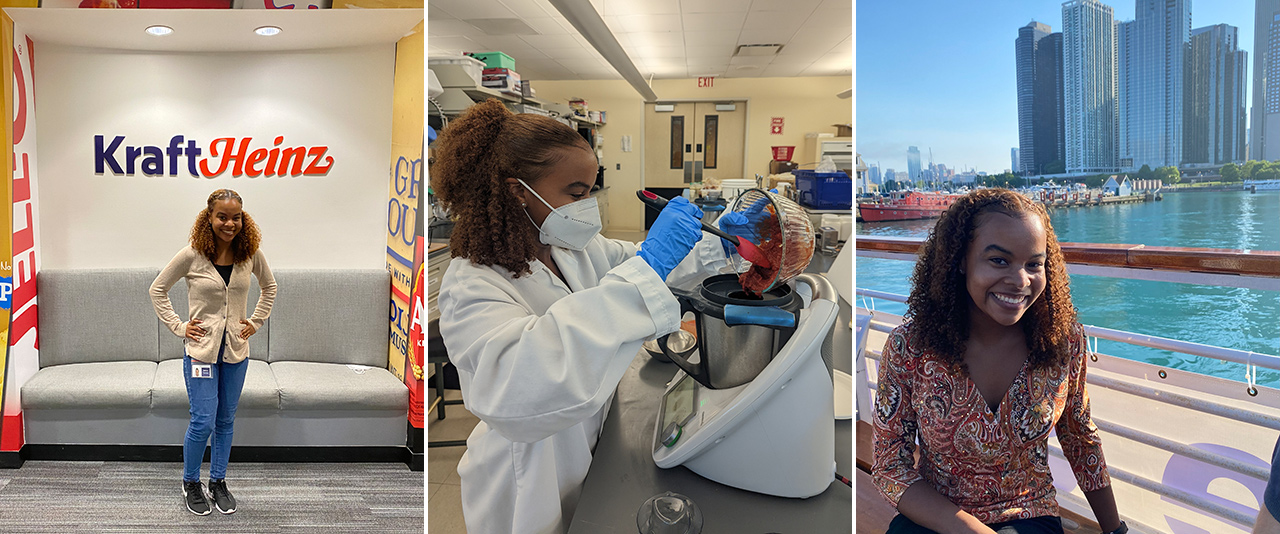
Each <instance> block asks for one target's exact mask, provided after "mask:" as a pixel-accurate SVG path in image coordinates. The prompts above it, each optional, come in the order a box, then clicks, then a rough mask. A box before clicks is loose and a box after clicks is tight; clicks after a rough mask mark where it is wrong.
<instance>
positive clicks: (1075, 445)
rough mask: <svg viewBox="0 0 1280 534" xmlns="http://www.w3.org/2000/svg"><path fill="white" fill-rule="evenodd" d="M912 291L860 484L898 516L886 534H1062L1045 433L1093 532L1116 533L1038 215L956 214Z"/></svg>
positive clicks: (1010, 201)
mask: <svg viewBox="0 0 1280 534" xmlns="http://www.w3.org/2000/svg"><path fill="white" fill-rule="evenodd" d="M912 284H913V288H912V291H911V296H910V298H909V299H908V301H907V306H908V310H907V313H906V318H907V320H906V322H904V323H903V324H902V325H901V326H899V327H897V328H895V329H894V330H893V332H892V333H891V334H890V335H889V340H888V342H887V343H886V344H885V347H884V351H883V353H882V357H881V360H880V361H881V364H880V374H879V385H878V391H877V393H876V414H875V418H874V419H875V433H874V435H875V452H874V462H873V465H872V471H871V473H872V477H873V478H874V480H875V483H876V486H877V487H878V488H879V490H880V493H881V494H882V495H883V496H884V497H885V498H886V499H888V500H889V502H890V503H892V504H893V505H894V506H895V507H896V508H897V510H898V515H897V516H896V517H894V518H893V521H892V522H891V523H890V526H889V533H890V534H900V533H928V532H941V533H952V532H962V533H985V534H991V533H993V532H998V533H999V534H1015V533H1016V534H1031V533H1035V534H1041V533H1054V534H1062V532H1063V530H1062V522H1061V519H1060V518H1059V517H1058V502H1057V499H1056V498H1055V495H1056V491H1055V490H1054V487H1053V477H1052V476H1051V475H1050V473H1049V462H1048V458H1049V432H1050V431H1051V430H1053V429H1055V428H1056V429H1057V431H1058V441H1059V443H1060V444H1061V445H1062V451H1063V453H1064V455H1065V456H1066V458H1067V461H1068V462H1069V463H1070V464H1071V469H1072V471H1073V472H1074V473H1075V477H1076V481H1077V482H1078V483H1079V485H1080V488H1081V489H1082V490H1083V491H1084V494H1085V497H1086V498H1087V499H1088V500H1089V505H1090V507H1091V508H1092V509H1093V512H1094V515H1095V516H1096V517H1097V519H1098V524H1099V526H1100V527H1101V528H1102V530H1103V532H1107V533H1112V532H1114V533H1124V532H1127V531H1128V528H1127V527H1126V526H1125V525H1124V523H1123V522H1122V521H1121V520H1120V516H1119V513H1118V512H1117V511H1116V503H1115V497H1114V496H1113V495H1112V492H1111V479H1110V477H1109V476H1108V475H1107V464H1106V461H1105V460H1104V459H1103V455H1102V443H1101V441H1100V440H1099V437H1098V429H1097V427H1095V426H1094V424H1093V420H1092V418H1091V417H1090V415H1089V395H1088V393H1087V392H1086V391H1085V362H1086V360H1087V358H1086V350H1087V346H1086V344H1085V335H1084V327H1083V326H1082V325H1080V323H1079V322H1077V321H1076V311H1075V308H1074V307H1073V306H1072V304H1071V294H1070V291H1069V289H1068V277H1067V270H1066V263H1065V261H1064V259H1063V256H1062V250H1061V248H1059V246H1058V240H1057V238H1056V237H1055V236H1054V233H1053V226H1052V225H1051V224H1050V221H1049V216H1048V214H1047V213H1046V212H1045V210H1044V208H1043V207H1041V206H1040V205H1038V204H1036V203H1034V202H1032V201H1031V200H1029V199H1027V198H1026V197H1024V196H1022V195H1020V194H1018V193H1014V192H1012V191H1009V190H1005V189H984V190H979V191H975V192H973V193H970V194H968V195H965V196H964V197H962V198H960V199H958V200H956V201H955V202H954V203H952V204H951V206H950V207H949V208H948V209H947V211H946V212H945V213H943V215H942V218H941V219H939V220H938V223H937V225H935V226H934V228H933V231H932V232H931V233H930V234H929V237H928V239H927V240H926V241H925V243H924V246H923V247H922V248H921V253H920V258H919V260H918V261H917V263H916V267H915V273H914V275H913V276H912ZM917 443H919V445H918V447H919V451H918V452H919V459H918V460H917V459H916V458H915V457H914V454H915V453H916V452H917V451H916V449H917Z"/></svg>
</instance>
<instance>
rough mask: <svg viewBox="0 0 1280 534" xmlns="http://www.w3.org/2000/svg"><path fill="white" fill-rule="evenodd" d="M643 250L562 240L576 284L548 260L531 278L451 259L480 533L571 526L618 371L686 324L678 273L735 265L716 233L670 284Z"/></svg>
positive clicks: (470, 521) (472, 514) (447, 338)
mask: <svg viewBox="0 0 1280 534" xmlns="http://www.w3.org/2000/svg"><path fill="white" fill-rule="evenodd" d="M637 249H638V246H637V244H636V243H630V242H627V241H617V240H612V239H607V238H605V237H603V236H599V235H597V236H596V237H595V238H594V239H592V240H591V242H590V243H589V244H588V245H587V248H586V249H585V250H583V251H581V252H576V251H572V250H566V249H562V248H553V249H552V251H551V256H552V258H554V259H555V262H556V265H557V266H558V267H559V268H560V272H561V273H562V274H563V275H564V277H565V281H567V282H568V287H566V286H565V284H564V282H562V281H561V280H560V279H559V278H557V277H556V275H555V274H554V273H552V272H551V270H550V269H548V268H547V267H546V265H544V264H543V263H542V262H540V261H537V260H534V261H533V262H532V263H531V264H530V268H531V269H532V270H533V274H532V275H525V276H522V277H520V278H513V277H512V276H511V273H510V271H508V270H506V269H504V268H502V267H498V266H488V267H486V266H479V265H476V264H474V263H472V262H471V261H470V260H468V259H465V258H455V259H454V260H453V261H452V262H451V263H450V264H449V268H448V269H447V270H446V272H445V275H444V279H443V280H442V281H441V285H440V297H439V303H440V334H441V336H442V337H443V338H444V344H445V347H446V348H447V349H448V351H449V360H450V361H452V362H453V364H454V365H455V366H457V368H458V378H459V381H460V382H461V385H462V398H463V401H464V402H465V405H466V407H467V409H468V410H470V411H471V413H473V414H475V415H476V417H479V418H480V423H479V424H478V425H476V427H475V430H473V431H472V432H471V436H470V437H469V438H467V451H466V453H464V454H463V455H462V461H461V462H459V463H458V475H459V476H460V477H461V480H462V511H463V515H464V518H465V520H466V524H467V532H468V533H469V534H506V533H512V534H516V533H518V534H525V533H530V534H562V533H564V532H565V531H567V530H568V528H569V521H570V519H571V518H572V517H573V512H574V509H575V508H576V507H577V503H578V496H579V494H580V493H581V491H582V482H583V480H584V479H586V476H587V469H588V468H589V467H590V465H591V454H592V451H593V450H594V449H595V445H596V440H597V438H599V436H600V428H601V427H602V426H603V425H604V419H605V415H606V414H607V413H608V412H609V403H610V402H611V401H612V399H613V393H614V390H615V389H616V388H617V386H618V382H619V381H620V380H622V375H623V374H624V373H625V372H626V370H627V368H628V367H630V365H631V361H632V359H633V358H634V357H635V356H636V354H637V353H638V352H639V351H640V345H641V344H642V343H644V342H645V341H646V340H649V339H654V338H656V337H657V336H660V335H665V334H669V333H671V332H674V331H676V330H678V329H679V328H680V306H679V304H678V303H677V301H676V298H675V296H674V295H672V294H671V291H670V290H669V289H668V288H667V283H670V284H671V285H672V286H676V287H680V286H682V285H686V284H687V283H689V282H691V281H692V280H694V279H697V278H702V277H705V276H708V275H710V274H716V273H720V272H733V271H732V265H731V264H730V262H728V261H726V258H725V254H724V250H723V249H722V247H721V245H720V239H719V238H717V237H715V236H711V235H709V234H704V236H703V239H702V240H701V241H699V243H698V245H697V246H695V247H694V250H693V252H692V253H690V254H689V255H688V256H687V257H685V259H684V261H683V262H682V263H681V264H680V265H679V266H677V267H676V269H675V270H673V271H672V272H671V274H670V275H669V276H668V277H667V282H666V283H664V282H663V280H662V279H661V278H659V277H658V274H657V273H656V272H654V270H653V269H652V268H650V267H649V265H648V264H647V263H645V261H644V260H643V259H641V258H640V257H638V256H636V250H637ZM637 506H638V505H637Z"/></svg>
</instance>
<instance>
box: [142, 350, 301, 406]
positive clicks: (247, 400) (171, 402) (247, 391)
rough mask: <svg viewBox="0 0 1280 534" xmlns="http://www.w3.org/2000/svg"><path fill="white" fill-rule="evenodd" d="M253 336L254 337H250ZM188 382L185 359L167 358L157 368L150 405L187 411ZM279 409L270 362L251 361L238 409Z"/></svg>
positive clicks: (188, 402) (278, 394)
mask: <svg viewBox="0 0 1280 534" xmlns="http://www.w3.org/2000/svg"><path fill="white" fill-rule="evenodd" d="M250 339H252V338H250ZM190 406H191V403H190V401H189V400H188V399H187V383H186V381H185V380H184V377H183V376H182V359H181V358H179V359H176V360H165V361H162V362H160V365H158V366H157V367H156V376H155V385H154V386H152V388H151V408H152V409H154V410H172V409H180V410H187V409H189V408H190ZM279 408H280V388H279V386H277V385H276V377H275V374H274V373H272V372H271V367H270V366H268V365H267V362H264V361H260V360H253V359H250V360H249V369H247V370H246V371H245V376H244V389H243V390H241V391H240V404H239V409H256V410H277V409H279Z"/></svg>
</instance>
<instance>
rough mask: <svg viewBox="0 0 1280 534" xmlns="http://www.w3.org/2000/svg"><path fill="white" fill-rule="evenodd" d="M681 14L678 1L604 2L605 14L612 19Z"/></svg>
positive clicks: (623, 0) (626, 0) (606, 0)
mask: <svg viewBox="0 0 1280 534" xmlns="http://www.w3.org/2000/svg"><path fill="white" fill-rule="evenodd" d="M593 3H594V2H593ZM679 12H680V2H679V1H678V0H643V1H641V0H604V11H603V14H604V15H606V16H610V17H612V16H616V15H660V14H664V13H679Z"/></svg>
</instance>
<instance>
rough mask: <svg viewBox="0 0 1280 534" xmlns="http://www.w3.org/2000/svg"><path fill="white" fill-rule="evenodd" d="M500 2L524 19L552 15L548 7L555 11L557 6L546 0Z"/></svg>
mask: <svg viewBox="0 0 1280 534" xmlns="http://www.w3.org/2000/svg"><path fill="white" fill-rule="evenodd" d="M498 2H500V3H502V5H504V6H506V7H507V9H510V10H511V12H512V13H515V14H516V15H517V16H519V17H520V18H522V19H531V18H540V17H546V16H548V15H550V13H548V12H547V9H550V10H551V11H552V12H555V8H554V7H551V5H550V4H547V3H546V0H542V1H538V0H498ZM544 5H545V7H544Z"/></svg>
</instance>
